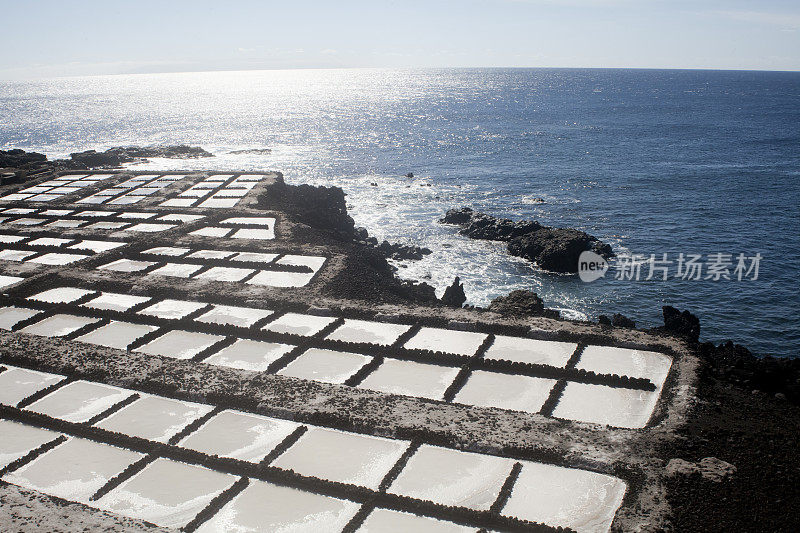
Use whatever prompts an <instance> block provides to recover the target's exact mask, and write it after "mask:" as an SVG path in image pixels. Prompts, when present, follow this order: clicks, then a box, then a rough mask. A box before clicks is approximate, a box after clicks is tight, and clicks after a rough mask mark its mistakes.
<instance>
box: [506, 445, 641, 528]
mask: <svg viewBox="0 0 800 533" xmlns="http://www.w3.org/2000/svg"><path fill="white" fill-rule="evenodd" d="M625 489H626V485H625V482H624V481H622V480H621V479H618V478H615V477H612V476H607V475H605V474H598V473H596V472H590V471H588V470H578V469H575V468H563V467H559V466H552V465H546V464H542V463H533V462H528V461H525V462H523V466H522V470H521V471H520V474H519V477H518V478H517V481H516V483H514V489H513V491H512V492H511V497H510V498H509V499H508V502H506V505H505V506H504V508H503V511H502V514H504V515H506V516H513V517H515V518H520V519H522V520H530V521H532V522H539V523H542V524H546V525H548V526H553V527H563V528H570V529H572V530H574V531H577V532H578V533H583V532H586V533H589V532H601V531H602V532H605V531H608V530H609V529H610V528H611V522H613V520H614V514H615V513H616V511H617V509H618V508H619V506H620V505H621V504H622V499H623V497H624V496H625Z"/></svg>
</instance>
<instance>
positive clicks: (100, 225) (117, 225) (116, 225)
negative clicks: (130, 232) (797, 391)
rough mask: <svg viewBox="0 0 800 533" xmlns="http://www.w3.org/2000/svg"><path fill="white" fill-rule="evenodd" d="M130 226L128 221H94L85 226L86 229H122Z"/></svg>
mask: <svg viewBox="0 0 800 533" xmlns="http://www.w3.org/2000/svg"><path fill="white" fill-rule="evenodd" d="M127 226H130V223H129V222H95V223H94V224H90V225H88V226H86V229H122V228H124V227H127Z"/></svg>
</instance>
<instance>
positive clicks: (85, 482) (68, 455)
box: [3, 437, 143, 503]
mask: <svg viewBox="0 0 800 533" xmlns="http://www.w3.org/2000/svg"><path fill="white" fill-rule="evenodd" d="M142 457H143V455H141V454H139V453H136V452H132V451H130V450H123V449H122V448H117V447H115V446H109V445H108V444H100V443H97V442H92V441H90V440H85V439H79V438H74V437H70V438H69V440H67V441H66V442H64V443H62V444H59V445H58V446H56V447H55V448H53V449H52V450H49V451H48V452H46V453H44V454H43V455H41V456H39V457H38V458H36V459H35V460H34V461H33V462H31V463H29V464H27V465H25V466H23V467H22V468H20V469H19V470H16V471H14V472H12V473H11V474H6V475H5V476H3V481H7V482H9V483H14V484H15V485H20V486H22V487H25V488H29V489H34V490H38V491H39V492H44V493H45V494H49V495H51V496H56V497H58V498H64V499H66V500H71V501H78V502H82V503H89V498H90V497H91V496H92V495H93V494H94V493H95V492H97V490H98V489H100V488H101V487H102V486H103V485H105V484H106V483H108V481H109V480H110V479H111V478H113V477H114V476H116V475H117V474H119V473H120V472H122V471H123V470H125V469H126V468H127V467H128V466H130V465H131V464H133V463H135V462H136V461H138V460H139V459H141V458H142Z"/></svg>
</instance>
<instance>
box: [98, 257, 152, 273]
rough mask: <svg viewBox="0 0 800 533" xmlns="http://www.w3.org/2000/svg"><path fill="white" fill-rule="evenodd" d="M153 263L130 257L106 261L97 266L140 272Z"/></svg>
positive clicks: (118, 270)
mask: <svg viewBox="0 0 800 533" xmlns="http://www.w3.org/2000/svg"><path fill="white" fill-rule="evenodd" d="M153 265H155V263H154V262H152V261H133V260H131V259H119V260H117V261H114V262H112V263H107V264H105V265H101V266H99V267H97V268H98V269H100V270H112V271H114V272H141V271H142V270H145V269H147V268H150V267H151V266H153Z"/></svg>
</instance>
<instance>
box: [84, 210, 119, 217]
mask: <svg viewBox="0 0 800 533" xmlns="http://www.w3.org/2000/svg"><path fill="white" fill-rule="evenodd" d="M114 214H116V211H81V212H80V213H76V215H77V216H81V217H110V216H111V215H114Z"/></svg>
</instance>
